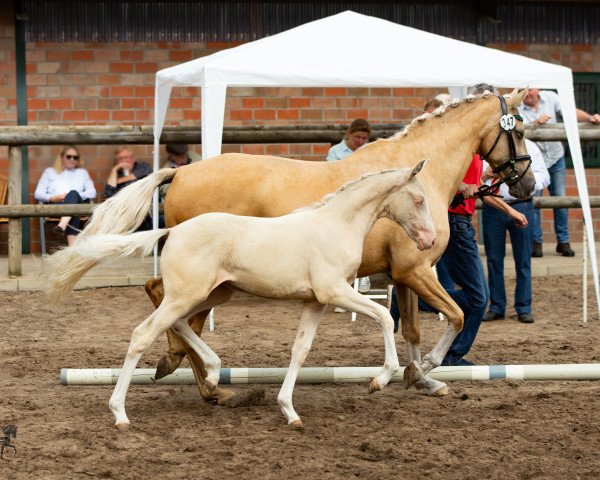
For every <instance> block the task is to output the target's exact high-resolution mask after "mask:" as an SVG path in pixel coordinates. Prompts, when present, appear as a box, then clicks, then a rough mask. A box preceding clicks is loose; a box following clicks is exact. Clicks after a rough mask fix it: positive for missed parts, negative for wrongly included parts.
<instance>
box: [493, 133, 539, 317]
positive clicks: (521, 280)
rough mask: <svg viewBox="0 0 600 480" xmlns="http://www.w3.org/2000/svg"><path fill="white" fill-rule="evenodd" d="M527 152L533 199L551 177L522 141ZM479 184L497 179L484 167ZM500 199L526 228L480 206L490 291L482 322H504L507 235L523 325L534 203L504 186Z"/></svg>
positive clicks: (526, 313)
mask: <svg viewBox="0 0 600 480" xmlns="http://www.w3.org/2000/svg"><path fill="white" fill-rule="evenodd" d="M525 143H526V145H527V151H528V152H529V154H530V155H531V160H532V162H531V169H532V171H533V175H534V176H535V190H534V192H532V195H535V194H536V193H538V192H541V191H542V190H543V189H544V188H546V187H547V186H548V184H549V183H550V175H549V173H548V169H547V168H546V164H545V163H544V157H543V156H542V152H541V151H540V149H539V148H538V147H537V146H536V144H535V143H533V142H532V141H530V140H525ZM483 168H484V174H483V178H482V180H484V181H485V183H486V184H488V185H491V184H492V182H494V181H495V180H496V179H497V177H496V176H495V175H494V174H493V172H492V171H491V168H490V166H489V165H488V164H487V163H484V166H483ZM499 194H500V195H501V196H502V199H503V200H504V201H505V202H506V203H508V204H509V205H511V206H512V207H513V208H514V209H515V210H517V211H519V212H521V213H522V214H523V215H525V217H526V218H527V222H528V225H527V226H526V227H525V228H519V227H518V226H517V225H515V222H514V221H513V220H512V219H511V218H510V217H509V216H507V215H506V214H504V213H502V212H500V211H498V210H496V209H494V208H491V207H490V206H488V205H487V204H484V205H483V214H482V224H483V225H482V226H483V242H484V246H485V255H486V259H487V269H488V284H489V288H490V307H489V311H488V312H487V313H486V314H485V316H484V318H483V321H484V322H490V321H493V320H503V319H504V315H505V312H506V290H505V287H504V256H505V255H506V232H507V231H508V234H509V236H510V242H511V244H512V249H513V258H514V260H515V271H516V275H517V283H516V286H515V300H514V307H515V310H516V312H517V319H518V320H519V321H520V322H522V323H533V321H534V318H533V315H532V313H531V301H532V293H531V249H532V247H533V215H534V209H533V200H532V199H531V198H530V199H529V200H525V201H522V200H517V199H515V198H514V197H511V196H510V195H509V193H508V187H507V186H506V184H505V183H502V184H501V185H500V190H499Z"/></svg>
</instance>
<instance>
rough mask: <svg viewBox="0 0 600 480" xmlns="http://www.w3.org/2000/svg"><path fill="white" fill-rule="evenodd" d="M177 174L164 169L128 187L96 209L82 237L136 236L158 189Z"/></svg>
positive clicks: (171, 169) (175, 171)
mask: <svg viewBox="0 0 600 480" xmlns="http://www.w3.org/2000/svg"><path fill="white" fill-rule="evenodd" d="M176 173H177V169H176V168H163V169H162V170H158V171H157V172H154V173H152V174H151V175H148V176H147V177H146V178H142V179H141V180H137V181H136V182H134V183H132V184H131V185H128V186H127V187H125V188H124V189H122V190H121V191H120V192H119V193H117V194H116V195H115V196H114V197H111V198H109V199H108V200H106V201H105V202H102V203H101V204H99V205H98V206H97V207H96V208H94V210H93V212H92V217H91V218H90V220H89V221H88V222H87V224H86V226H85V228H84V229H83V230H82V232H81V233H80V235H93V234H97V233H124V234H127V233H132V232H134V231H135V230H136V228H138V227H139V226H140V225H141V224H142V222H143V221H144V219H145V218H146V216H147V215H148V213H149V211H150V205H151V204H152V193H154V190H155V189H156V187H158V186H159V185H161V184H162V183H165V182H167V181H169V180H171V179H172V178H173V177H174V176H175V174H176Z"/></svg>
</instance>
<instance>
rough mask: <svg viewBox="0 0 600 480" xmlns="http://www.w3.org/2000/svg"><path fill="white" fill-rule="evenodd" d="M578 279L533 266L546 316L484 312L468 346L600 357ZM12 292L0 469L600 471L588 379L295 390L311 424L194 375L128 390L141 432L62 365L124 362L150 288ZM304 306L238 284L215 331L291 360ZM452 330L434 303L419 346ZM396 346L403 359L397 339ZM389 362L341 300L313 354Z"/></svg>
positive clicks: (93, 473)
mask: <svg viewBox="0 0 600 480" xmlns="http://www.w3.org/2000/svg"><path fill="white" fill-rule="evenodd" d="M512 288H513V285H512V283H509V291H511V290H512ZM581 290H582V289H581V278H578V277H544V278H536V279H534V295H535V298H534V303H535V305H534V314H535V318H536V321H535V323H534V324H532V325H524V324H520V323H519V322H517V320H516V318H515V317H514V316H512V317H509V318H507V319H506V320H504V321H498V322H493V323H491V324H483V325H482V327H481V330H480V333H479V336H478V339H477V341H476V343H475V345H474V347H473V350H472V351H471V354H470V355H469V357H468V358H469V359H470V360H472V361H474V362H476V363H478V364H482V365H488V364H528V363H551V364H558V363H592V362H598V361H599V358H600V343H599V342H598V338H599V337H600V321H599V319H598V315H597V313H596V311H597V309H596V308H595V300H594V298H593V288H591V290H592V291H590V294H589V303H590V306H591V307H590V309H589V311H590V318H589V323H588V324H587V325H582V323H581V318H582V298H581V295H582V294H581ZM0 299H1V300H0V305H1V312H0V319H1V330H0V331H1V334H0V352H1V353H2V355H1V357H0V360H1V363H0V426H3V425H8V424H15V425H17V427H18V434H17V438H16V440H15V445H16V446H17V448H18V454H17V455H15V454H14V453H13V452H12V450H10V451H8V450H7V451H6V452H5V454H4V459H3V460H2V461H0V478H1V479H32V478H43V479H80V478H90V477H101V478H115V479H138V478H161V479H171V478H173V479H175V478H177V479H187V478H190V479H191V478H194V479H212V478H215V479H216V478H236V479H239V478H260V479H282V478H286V479H291V478H319V479H334V478H335V479H338V478H344V479H346V478H353V477H358V478H369V479H375V478H376V479H387V478H390V479H391V478H394V479H398V478H411V479H418V478H425V477H427V478H432V479H438V478H439V479H442V478H444V479H446V478H459V479H481V478H486V479H496V478H498V479H500V478H501V479H507V478H511V479H548V478H552V479H554V478H556V479H559V478H560V479H576V478H577V479H579V478H582V479H596V478H600V459H599V458H598V450H599V449H600V421H599V420H598V415H597V413H596V411H595V409H596V408H597V406H598V394H599V393H600V384H598V382H590V381H587V382H517V381H503V380H496V381H492V382H455V383H452V384H450V394H449V395H448V396H447V397H445V398H441V399H440V398H430V397H426V396H423V395H421V394H419V393H418V392H417V391H416V390H414V389H411V390H404V389H403V387H402V386H401V385H400V384H390V385H389V386H388V387H387V388H385V389H384V390H383V391H381V392H378V393H375V394H373V395H369V394H368V391H367V387H368V386H367V385H366V384H364V385H363V384H343V385H342V384H337V385H335V384H334V385H332V384H329V385H325V384H323V385H298V386H297V387H296V390H295V394H294V406H295V408H296V410H297V412H298V414H299V415H300V416H301V417H302V420H303V422H304V425H305V430H304V432H303V433H300V432H297V431H293V430H291V429H290V428H289V427H288V426H287V425H286V422H285V420H284V417H283V415H282V414H281V412H280V411H279V407H278V406H277V403H276V397H277V392H278V386H276V385H263V386H256V385H254V386H250V385H247V386H239V385H235V386H233V387H232V388H234V389H235V390H236V391H237V392H239V394H240V395H244V396H248V395H249V394H250V397H252V398H256V399H259V400H260V399H261V398H263V399H262V400H261V401H256V402H250V404H247V405H245V406H240V407H237V408H225V407H217V406H213V405H208V404H206V403H204V402H203V401H202V400H201V398H200V396H199V394H198V393H197V390H196V388H195V386H193V385H190V386H158V385H151V386H142V385H133V386H132V387H131V388H130V390H129V395H128V397H127V403H126V407H127V413H128V415H129V419H130V420H131V427H130V429H129V430H128V431H125V432H122V431H117V430H116V429H115V428H114V426H113V416H112V413H111V412H110V410H109V409H108V399H109V397H110V394H111V392H112V386H101V387H99V386H63V385H61V384H60V381H59V372H60V369H61V368H63V367H69V368H94V367H120V366H121V364H122V361H123V358H124V355H125V352H126V349H127V345H128V342H129V336H130V334H131V331H132V329H133V328H134V327H135V326H136V325H137V324H138V323H139V322H141V321H142V320H143V319H144V318H145V316H146V315H148V314H149V313H150V312H151V308H152V307H151V304H150V302H149V301H148V300H147V298H146V297H145V293H144V291H143V288H141V287H140V288H134V287H131V288H107V289H98V290H88V291H78V292H75V293H74V295H73V297H72V299H71V300H70V303H69V305H68V306H67V307H65V308H63V309H61V310H60V311H59V312H58V313H57V312H56V311H55V310H54V309H53V308H51V307H49V306H48V305H47V303H46V301H45V299H44V297H43V295H42V294H41V293H37V292H31V293H13V292H0ZM300 308H301V307H300V305H299V304H296V303H289V302H272V301H266V300H261V299H257V298H254V297H250V296H245V295H240V296H238V297H236V299H234V300H233V301H232V302H231V303H230V304H228V305H226V306H223V307H220V308H219V309H218V310H217V311H216V332H215V333H213V334H210V333H207V334H205V338H206V339H207V340H208V343H209V345H210V346H211V347H213V349H214V350H215V351H216V352H217V353H218V354H219V355H220V356H221V359H222V360H223V366H225V367H269V366H271V367H284V366H287V365H288V362H289V355H290V347H291V344H292V342H293V339H294V335H295V330H296V326H297V323H298V319H299V313H300ZM509 313H511V315H512V312H509ZM443 328H444V323H443V322H439V321H438V320H437V318H436V316H434V315H431V314H426V315H424V317H423V318H422V331H423V347H424V348H423V349H424V350H428V349H429V348H431V346H432V345H433V342H434V340H436V339H437V338H438V337H439V335H440V334H441V332H442V329H443ZM165 344H166V341H165V340H164V339H163V338H161V339H160V340H159V341H158V342H157V344H156V345H154V346H153V347H152V349H151V350H150V351H149V352H148V353H147V354H146V355H145V356H144V357H143V359H142V362H141V363H140V365H139V367H144V368H148V367H154V366H155V365H156V362H157V360H158V358H159V357H160V355H161V354H162V352H163V350H164V347H165ZM397 346H398V352H399V355H400V363H401V364H405V363H406V361H407V355H406V349H405V347H404V344H403V341H402V338H401V336H397ZM382 363H383V342H382V338H381V333H380V331H379V328H378V327H377V326H376V324H375V323H374V322H373V321H372V320H370V319H368V318H367V317H363V316H359V318H358V321H357V322H355V323H352V322H350V315H349V314H336V313H333V311H331V310H328V311H327V313H326V314H325V316H324V319H323V322H322V324H321V326H320V328H319V332H318V333H317V337H316V339H315V342H314V345H313V349H312V351H311V353H310V355H309V357H308V359H307V363H306V366H376V365H381V364H382ZM183 366H184V367H187V366H188V365H187V362H186V363H185V364H184V365H183ZM261 393H264V397H261V395H260V394H261Z"/></svg>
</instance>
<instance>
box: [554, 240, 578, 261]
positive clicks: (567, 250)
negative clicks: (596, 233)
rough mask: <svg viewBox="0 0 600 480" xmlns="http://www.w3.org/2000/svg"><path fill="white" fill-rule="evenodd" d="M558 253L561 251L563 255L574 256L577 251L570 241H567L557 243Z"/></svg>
mask: <svg viewBox="0 0 600 480" xmlns="http://www.w3.org/2000/svg"><path fill="white" fill-rule="evenodd" d="M556 253H560V254H561V255H562V256H563V257H574V256H575V252H574V251H573V249H572V248H571V245H569V242H566V243H557V244H556Z"/></svg>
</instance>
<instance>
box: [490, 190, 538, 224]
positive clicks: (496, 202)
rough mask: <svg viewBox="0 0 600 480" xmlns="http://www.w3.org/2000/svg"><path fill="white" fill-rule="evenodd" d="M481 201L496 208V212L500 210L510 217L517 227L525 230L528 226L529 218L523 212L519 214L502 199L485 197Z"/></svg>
mask: <svg viewBox="0 0 600 480" xmlns="http://www.w3.org/2000/svg"><path fill="white" fill-rule="evenodd" d="M481 200H482V201H483V202H485V203H487V204H488V205H490V206H492V207H494V208H495V209H496V210H499V211H501V212H502V213H505V214H506V215H508V216H509V217H510V218H512V219H513V220H514V221H515V223H516V225H517V227H519V228H525V227H526V226H527V217H526V216H525V215H523V214H522V213H521V212H517V211H516V210H515V209H514V208H512V207H511V206H510V205H509V204H508V203H506V202H505V201H504V200H502V199H501V198H498V197H490V196H486V197H483V198H482V199H481Z"/></svg>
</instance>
